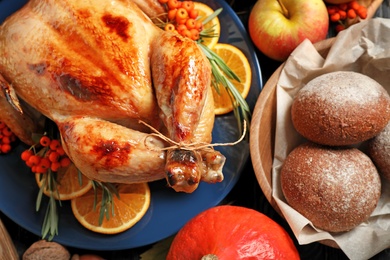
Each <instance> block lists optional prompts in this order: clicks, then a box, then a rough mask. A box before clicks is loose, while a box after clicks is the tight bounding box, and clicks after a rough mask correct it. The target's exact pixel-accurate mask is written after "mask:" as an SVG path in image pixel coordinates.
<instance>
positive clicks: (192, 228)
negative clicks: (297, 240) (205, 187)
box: [166, 205, 299, 260]
mask: <svg viewBox="0 0 390 260" xmlns="http://www.w3.org/2000/svg"><path fill="white" fill-rule="evenodd" d="M206 255H207V256H209V257H211V256H216V257H217V258H215V259H235V260H239V259H289V260H294V259H299V254H298V250H297V249H296V247H295V244H294V243H293V241H292V239H291V237H290V236H289V234H288V233H287V231H286V230H285V229H283V228H282V227H281V226H280V225H279V224H277V223H276V222H275V221H274V220H272V219H270V218H269V217H267V216H266V215H264V214H262V213H260V212H258V211H255V210H253V209H249V208H245V207H240V206H231V205H223V206H217V207H213V208H210V209H208V210H205V211H203V212H202V213H200V214H198V215H197V216H195V217H194V218H192V219H191V220H190V221H188V222H187V223H186V224H185V225H184V226H183V227H182V228H181V229H180V231H179V232H178V233H177V234H176V236H175V237H174V239H173V241H172V244H171V246H170V248H169V251H168V255H167V258H166V259H167V260H176V259H202V257H203V256H206ZM207 259H212V258H207Z"/></svg>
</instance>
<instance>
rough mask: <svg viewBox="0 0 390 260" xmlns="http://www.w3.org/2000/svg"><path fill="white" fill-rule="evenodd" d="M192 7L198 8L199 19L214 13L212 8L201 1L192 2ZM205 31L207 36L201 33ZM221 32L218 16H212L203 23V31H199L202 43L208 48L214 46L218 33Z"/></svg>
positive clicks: (202, 19) (217, 39) (201, 19)
mask: <svg viewBox="0 0 390 260" xmlns="http://www.w3.org/2000/svg"><path fill="white" fill-rule="evenodd" d="M194 5H195V6H194V9H196V10H198V12H199V15H198V17H199V20H200V21H204V20H205V19H206V18H207V17H208V16H210V15H211V14H212V13H214V10H213V9H212V8H211V7H210V6H208V5H206V4H203V3H200V2H194ZM206 32H207V33H206ZM204 33H206V34H208V35H209V36H208V37H206V36H203V34H204ZM220 33H221V24H220V22H219V19H218V17H215V18H213V19H212V20H211V21H209V22H208V23H206V24H205V25H203V31H202V33H201V36H202V40H203V42H202V44H204V45H206V46H207V47H209V48H212V47H214V46H215V45H216V44H217V43H218V41H219V34H220Z"/></svg>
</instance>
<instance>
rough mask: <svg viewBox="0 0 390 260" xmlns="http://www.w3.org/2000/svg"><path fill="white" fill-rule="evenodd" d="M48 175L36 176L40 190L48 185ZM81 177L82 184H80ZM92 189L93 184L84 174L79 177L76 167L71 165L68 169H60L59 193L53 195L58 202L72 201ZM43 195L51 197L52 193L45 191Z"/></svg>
mask: <svg viewBox="0 0 390 260" xmlns="http://www.w3.org/2000/svg"><path fill="white" fill-rule="evenodd" d="M47 176H48V175H47V174H39V173H37V174H35V180H36V181H37V184H38V186H39V188H41V186H42V185H44V183H46V179H47ZM80 176H81V182H80V179H79V178H80ZM91 188H92V182H91V180H90V179H88V178H87V177H86V176H84V175H83V174H80V175H79V172H78V169H77V168H76V166H75V165H74V164H73V163H71V164H70V165H69V166H68V167H65V168H60V169H59V170H58V172H57V186H56V189H57V191H58V193H57V192H54V193H53V196H54V198H55V199H57V200H71V199H73V198H76V197H79V196H81V195H83V194H85V193H86V192H87V191H89V190H90V189H91ZM43 193H44V194H45V195H47V196H50V191H49V190H47V189H44V190H43Z"/></svg>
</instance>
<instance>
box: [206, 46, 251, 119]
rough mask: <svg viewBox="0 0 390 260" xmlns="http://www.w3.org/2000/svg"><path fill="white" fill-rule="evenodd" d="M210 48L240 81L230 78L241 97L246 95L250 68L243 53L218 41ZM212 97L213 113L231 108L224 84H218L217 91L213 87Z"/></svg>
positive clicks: (248, 86)
mask: <svg viewBox="0 0 390 260" xmlns="http://www.w3.org/2000/svg"><path fill="white" fill-rule="evenodd" d="M212 50H213V51H214V52H215V53H216V54H217V55H218V56H219V57H221V59H222V60H224V61H225V63H226V65H227V66H228V67H229V68H230V69H231V70H232V71H233V72H234V73H235V74H236V75H237V76H238V78H239V79H240V81H237V80H234V79H231V80H230V81H231V82H232V83H233V85H234V86H235V87H236V89H237V90H238V92H239V93H241V96H242V97H243V98H246V97H247V96H248V93H249V90H250V88H251V82H252V70H251V66H250V64H249V61H248V59H247V58H246V56H245V54H244V53H243V52H242V51H241V50H240V49H238V48H237V47H235V46H233V45H231V44H227V43H218V44H216V45H215V46H214V47H213V48H212ZM212 89H213V97H214V106H215V114H216V115H222V114H226V113H229V112H231V111H232V110H233V103H232V100H231V97H230V96H229V94H228V92H227V91H226V89H225V87H224V86H221V85H220V86H219V92H220V93H218V92H217V91H216V89H215V88H214V87H213V88H212Z"/></svg>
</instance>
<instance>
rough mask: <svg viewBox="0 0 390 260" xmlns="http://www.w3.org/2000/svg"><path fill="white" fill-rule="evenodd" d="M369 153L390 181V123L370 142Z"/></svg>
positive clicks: (381, 173) (380, 172) (384, 176)
mask: <svg viewBox="0 0 390 260" xmlns="http://www.w3.org/2000/svg"><path fill="white" fill-rule="evenodd" d="M368 154H369V156H370V157H371V159H372V160H373V162H374V164H375V165H376V167H377V168H378V170H379V174H380V175H382V176H383V178H384V179H386V180H388V181H390V123H389V124H387V126H386V127H385V128H384V129H383V130H382V132H380V133H379V134H378V135H377V136H375V137H374V138H373V139H371V140H370V141H369V142H368Z"/></svg>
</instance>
